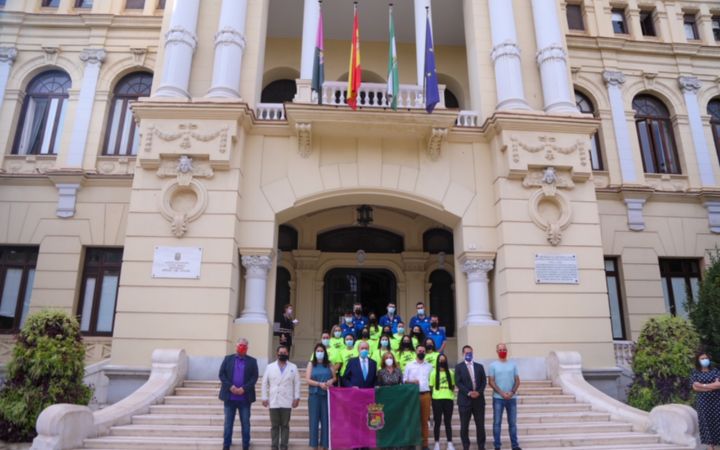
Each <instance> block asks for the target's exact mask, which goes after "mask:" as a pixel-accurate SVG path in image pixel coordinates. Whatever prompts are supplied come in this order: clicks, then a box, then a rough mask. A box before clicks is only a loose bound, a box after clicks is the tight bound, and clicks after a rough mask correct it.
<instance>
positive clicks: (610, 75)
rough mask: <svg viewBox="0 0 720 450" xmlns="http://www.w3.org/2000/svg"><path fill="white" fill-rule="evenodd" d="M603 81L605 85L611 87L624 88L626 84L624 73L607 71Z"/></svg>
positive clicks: (604, 73)
mask: <svg viewBox="0 0 720 450" xmlns="http://www.w3.org/2000/svg"><path fill="white" fill-rule="evenodd" d="M603 80H605V84H608V85H610V86H622V85H623V84H625V74H624V73H622V72H617V71H612V70H606V71H604V72H603Z"/></svg>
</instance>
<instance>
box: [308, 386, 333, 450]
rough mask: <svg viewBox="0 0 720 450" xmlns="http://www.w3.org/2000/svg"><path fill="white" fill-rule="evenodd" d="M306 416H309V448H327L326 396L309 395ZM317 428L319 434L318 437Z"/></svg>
mask: <svg viewBox="0 0 720 450" xmlns="http://www.w3.org/2000/svg"><path fill="white" fill-rule="evenodd" d="M308 415H309V416H310V447H313V448H315V447H318V441H319V442H320V447H323V448H329V447H330V446H329V445H328V404H327V394H326V395H318V394H310V396H309V397H308ZM318 426H319V427H320V433H319V435H320V436H319V437H318Z"/></svg>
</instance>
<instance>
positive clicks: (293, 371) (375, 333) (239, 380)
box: [219, 302, 521, 450]
mask: <svg viewBox="0 0 720 450" xmlns="http://www.w3.org/2000/svg"><path fill="white" fill-rule="evenodd" d="M416 310H417V314H416V315H415V316H413V317H412V318H411V319H410V322H409V326H408V328H407V329H406V327H405V323H404V322H403V321H402V319H401V318H400V316H398V315H397V314H396V309H395V304H393V303H390V304H388V306H387V314H385V315H383V316H381V317H380V318H379V320H378V319H377V317H376V316H375V315H374V314H370V315H369V316H368V317H365V316H364V315H363V314H362V307H361V305H359V304H356V305H354V308H353V311H352V312H348V313H347V314H345V315H344V317H343V320H342V323H340V324H339V325H336V326H334V327H333V328H332V330H330V332H326V331H324V332H323V333H322V336H321V339H320V342H318V343H317V344H316V345H315V347H314V349H313V352H312V354H311V355H310V360H309V362H308V364H307V370H306V372H305V379H306V382H307V384H308V386H309V389H308V391H309V396H308V415H309V427H310V442H309V444H310V447H313V448H317V447H319V446H321V447H324V448H328V447H329V429H328V401H327V395H328V389H329V388H330V387H332V386H340V387H354V388H360V389H370V388H374V387H376V386H392V385H397V384H401V383H412V384H416V385H417V386H418V390H419V395H420V399H419V400H420V428H421V435H422V447H423V450H428V449H429V420H430V415H431V413H432V416H433V432H434V436H433V437H434V441H435V447H434V450H440V432H441V428H442V426H443V424H444V428H445V436H446V439H447V450H454V445H453V436H452V415H453V410H454V405H455V403H456V402H457V406H458V411H459V415H460V441H461V442H462V446H463V450H468V449H469V448H470V437H469V426H470V420H474V423H475V429H476V434H477V435H476V440H477V446H478V449H479V450H484V449H485V443H486V435H485V426H484V419H485V394H484V392H485V387H486V385H490V387H491V388H492V391H493V395H492V400H493V444H494V448H495V449H500V448H501V445H502V444H501V427H502V418H503V414H504V413H507V422H508V426H509V432H510V444H511V448H512V449H513V450H521V449H520V446H519V443H518V439H517V427H516V423H517V399H516V395H517V391H518V388H519V387H520V377H519V374H518V368H517V365H516V364H515V362H513V361H512V360H509V359H508V351H507V346H506V345H505V344H502V343H501V344H498V345H497V347H496V350H497V355H498V360H497V361H494V362H493V363H492V364H490V366H489V368H488V373H487V376H486V373H485V369H484V367H483V366H482V364H479V363H477V362H475V361H474V359H473V349H472V347H471V346H469V345H466V346H465V347H463V349H462V354H463V360H462V361H461V362H460V363H459V364H457V365H456V366H455V367H454V368H451V367H450V365H449V361H448V357H447V355H446V354H445V353H444V350H445V345H446V342H447V338H446V336H445V330H444V328H443V327H440V326H439V321H438V318H437V316H435V315H426V313H425V306H424V304H423V303H422V302H418V303H417V305H416ZM288 319H290V317H288ZM288 321H289V320H288ZM406 330H407V331H409V333H408V334H406ZM287 342H288V339H287V338H285V339H283V340H282V343H281V344H280V346H278V348H277V352H276V356H277V360H276V361H274V362H273V363H271V364H269V365H268V367H267V369H266V371H265V374H264V375H263V378H262V382H261V399H262V402H263V405H264V406H265V407H268V408H269V409H270V422H271V441H272V443H271V446H272V448H273V449H287V448H288V437H289V423H290V413H291V410H292V408H295V407H297V406H298V404H299V401H300V374H299V372H298V368H297V366H296V365H295V364H293V363H292V362H290V361H288V358H289V350H290V349H289V346H288V345H287ZM290 342H291V339H290ZM247 349H248V343H247V341H246V340H244V339H243V340H241V341H239V342H238V345H237V349H236V350H237V351H236V353H235V354H231V355H228V356H226V357H225V360H224V361H223V363H222V366H221V368H220V375H219V377H220V381H221V389H220V399H221V400H223V401H224V402H225V428H224V439H223V448H224V449H229V448H230V445H231V443H232V429H233V422H234V420H235V415H236V414H237V412H238V411H239V415H240V423H241V426H242V445H243V450H246V449H248V448H249V446H250V404H251V403H252V402H253V401H255V391H254V386H255V383H256V382H257V379H258V373H257V362H256V361H255V360H254V359H253V358H251V357H250V356H248V355H247Z"/></svg>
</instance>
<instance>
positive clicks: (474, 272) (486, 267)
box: [462, 259, 495, 281]
mask: <svg viewBox="0 0 720 450" xmlns="http://www.w3.org/2000/svg"><path fill="white" fill-rule="evenodd" d="M494 267H495V263H494V262H493V260H492V259H467V260H465V261H463V265H462V271H463V272H464V273H465V275H467V277H468V279H469V280H480V281H487V279H488V272H490V271H491V270H493V268H494Z"/></svg>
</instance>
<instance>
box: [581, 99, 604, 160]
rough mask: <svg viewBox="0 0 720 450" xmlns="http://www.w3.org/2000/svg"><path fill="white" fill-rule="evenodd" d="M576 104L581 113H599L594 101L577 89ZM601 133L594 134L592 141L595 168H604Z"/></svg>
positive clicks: (591, 156)
mask: <svg viewBox="0 0 720 450" xmlns="http://www.w3.org/2000/svg"><path fill="white" fill-rule="evenodd" d="M575 104H576V105H577V109H578V111H580V112H581V113H585V114H592V115H593V117H597V114H596V113H595V106H593V103H592V102H591V101H590V99H589V98H588V97H587V96H586V95H584V94H582V93H580V92H578V91H575ZM599 134H600V133H599V132H596V133H595V134H594V135H593V138H592V141H591V143H590V161H591V163H592V169H593V170H603V162H602V152H601V151H600V136H599Z"/></svg>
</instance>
